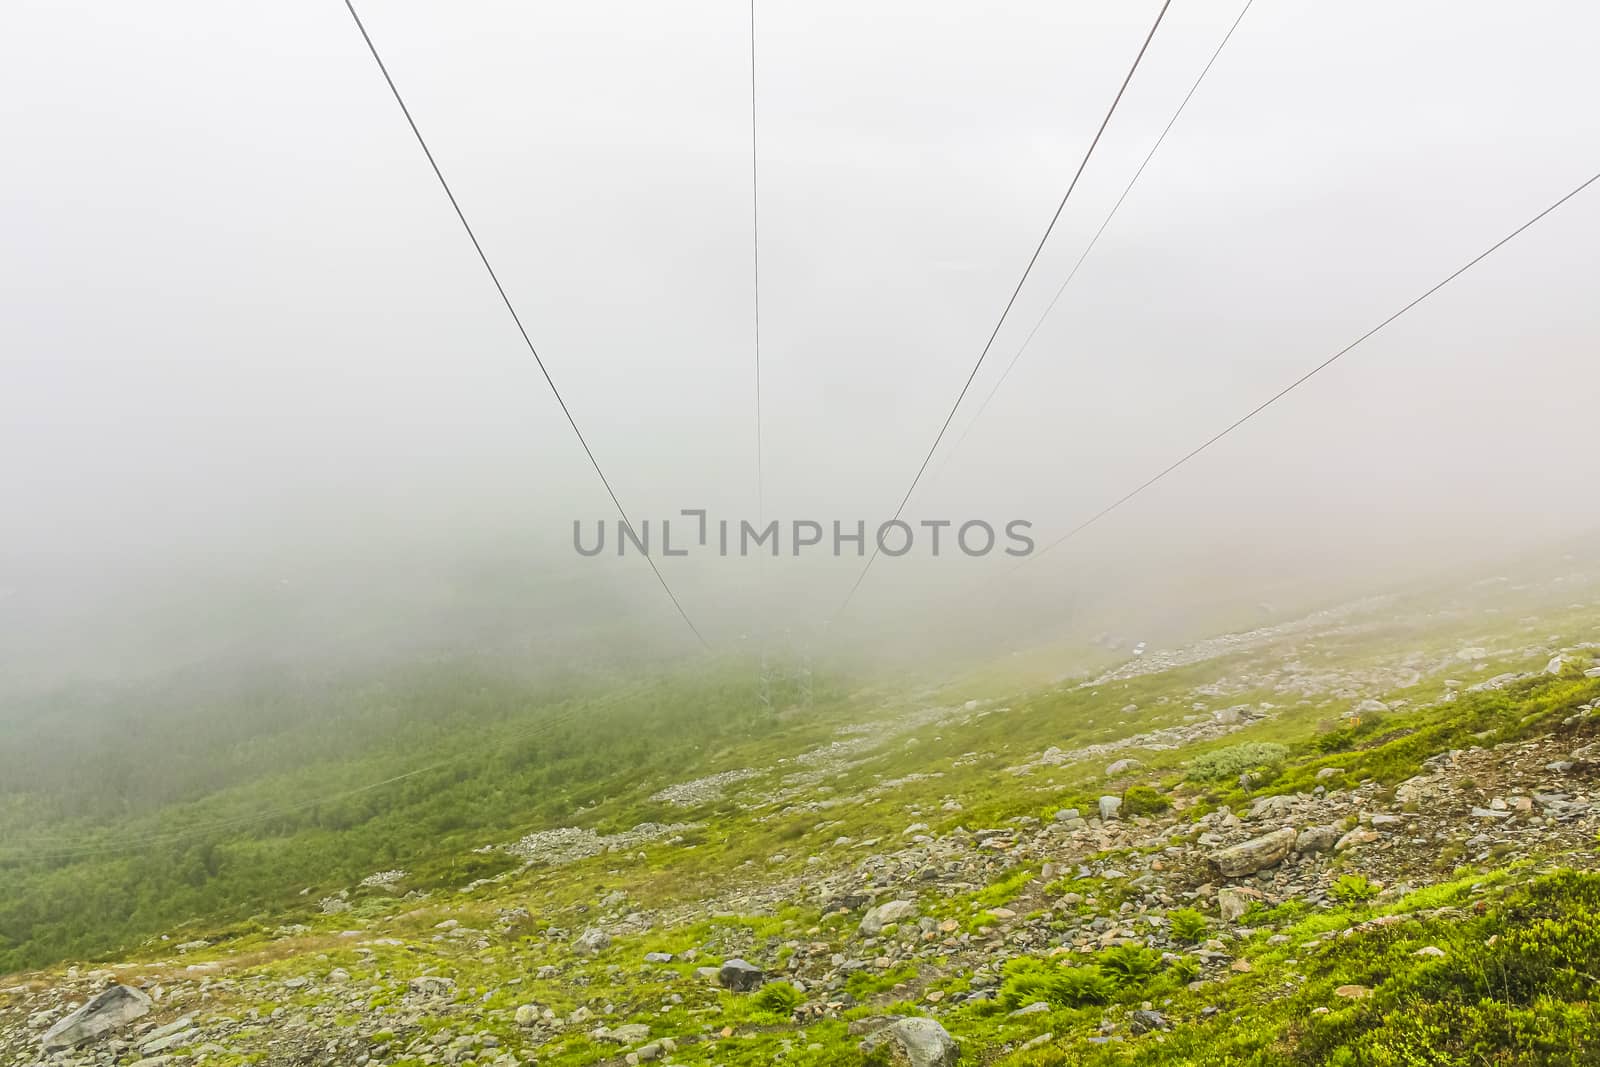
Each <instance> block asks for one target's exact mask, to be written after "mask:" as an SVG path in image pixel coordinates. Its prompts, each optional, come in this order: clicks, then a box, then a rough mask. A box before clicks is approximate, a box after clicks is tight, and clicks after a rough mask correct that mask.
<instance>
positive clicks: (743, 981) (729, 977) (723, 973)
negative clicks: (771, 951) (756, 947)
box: [717, 959, 767, 993]
mask: <svg viewBox="0 0 1600 1067" xmlns="http://www.w3.org/2000/svg"><path fill="white" fill-rule="evenodd" d="M766 977H767V976H766V975H765V974H764V973H762V970H761V968H760V967H757V966H756V965H755V964H753V963H747V962H745V961H744V960H740V959H733V960H728V961H727V962H726V963H724V964H723V965H722V967H721V968H720V969H719V970H718V971H717V984H718V985H720V986H722V988H724V989H731V990H732V991H733V992H735V993H748V992H750V990H752V989H754V988H756V987H757V986H759V985H760V984H761V983H762V982H763V981H764V980H765V979H766Z"/></svg>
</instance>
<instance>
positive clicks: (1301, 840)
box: [1294, 826, 1343, 852]
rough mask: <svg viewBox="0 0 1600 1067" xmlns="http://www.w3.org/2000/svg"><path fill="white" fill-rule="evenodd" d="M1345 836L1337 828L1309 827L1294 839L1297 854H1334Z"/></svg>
mask: <svg viewBox="0 0 1600 1067" xmlns="http://www.w3.org/2000/svg"><path fill="white" fill-rule="evenodd" d="M1342 836H1343V835H1342V834H1341V833H1340V832H1339V828H1338V827H1337V826H1308V827H1306V828H1305V829H1304V830H1301V831H1300V834H1299V836H1297V837H1296V838H1295V839H1294V850H1295V851H1296V852H1332V851H1333V846H1334V845H1337V844H1338V843H1339V838H1340V837H1342Z"/></svg>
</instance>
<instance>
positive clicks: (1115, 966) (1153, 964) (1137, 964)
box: [1098, 945, 1161, 986]
mask: <svg viewBox="0 0 1600 1067" xmlns="http://www.w3.org/2000/svg"><path fill="white" fill-rule="evenodd" d="M1098 962H1099V964H1100V969H1101V970H1102V971H1104V972H1105V973H1106V974H1107V975H1108V976H1109V977H1110V978H1111V980H1112V981H1113V982H1115V983H1116V984H1117V985H1118V986H1131V985H1136V984H1137V983H1139V982H1142V981H1144V980H1145V979H1146V978H1148V977H1150V976H1151V975H1152V974H1155V973H1156V971H1158V970H1160V969H1161V953H1159V952H1153V951H1151V950H1150V949H1147V948H1136V947H1134V946H1133V945H1118V946H1116V947H1115V948H1108V949H1106V950H1105V951H1104V952H1102V953H1100V956H1099V960H1098Z"/></svg>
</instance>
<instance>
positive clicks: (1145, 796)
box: [1121, 785, 1172, 815]
mask: <svg viewBox="0 0 1600 1067" xmlns="http://www.w3.org/2000/svg"><path fill="white" fill-rule="evenodd" d="M1170 807H1172V801H1170V800H1168V799H1167V798H1166V797H1164V796H1162V795H1161V794H1160V793H1158V792H1156V791H1155V790H1154V789H1152V788H1150V787H1149V786H1147V785H1130V786H1129V787H1128V788H1127V789H1126V790H1125V791H1124V792H1123V794H1122V812H1121V813H1122V814H1124V815H1155V814H1156V813H1158V812H1163V811H1166V810H1167V809H1168V808H1170Z"/></svg>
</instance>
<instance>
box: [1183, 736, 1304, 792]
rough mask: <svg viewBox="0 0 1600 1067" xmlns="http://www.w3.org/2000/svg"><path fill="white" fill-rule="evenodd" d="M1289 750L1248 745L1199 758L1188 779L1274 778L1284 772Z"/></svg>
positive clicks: (1261, 743) (1273, 745) (1255, 743)
mask: <svg viewBox="0 0 1600 1067" xmlns="http://www.w3.org/2000/svg"><path fill="white" fill-rule="evenodd" d="M1288 758H1289V750H1288V749H1287V748H1285V747H1284V746H1283V745H1280V744H1276V743H1274V742H1271V741H1246V742H1244V743H1243V744H1238V745H1229V746H1228V747H1227V748H1219V749H1216V750H1214V751H1211V752H1206V753H1204V754H1202V755H1199V756H1196V757H1195V758H1194V759H1193V760H1192V761H1190V763H1189V769H1188V772H1187V773H1186V775H1185V777H1187V778H1188V779H1189V780H1190V781H1194V782H1225V781H1227V780H1229V779H1230V778H1237V777H1239V775H1241V774H1244V773H1245V772H1246V771H1249V772H1251V773H1254V774H1259V775H1263V776H1264V777H1268V778H1270V777H1272V776H1273V775H1275V774H1277V773H1278V772H1279V771H1280V770H1282V769H1283V761H1284V760H1286V759H1288Z"/></svg>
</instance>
